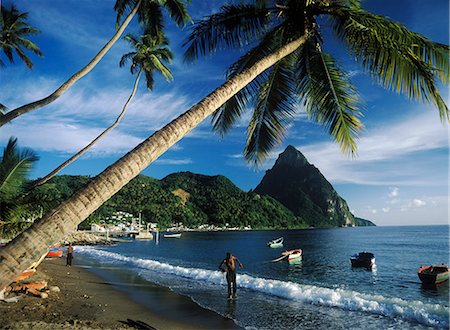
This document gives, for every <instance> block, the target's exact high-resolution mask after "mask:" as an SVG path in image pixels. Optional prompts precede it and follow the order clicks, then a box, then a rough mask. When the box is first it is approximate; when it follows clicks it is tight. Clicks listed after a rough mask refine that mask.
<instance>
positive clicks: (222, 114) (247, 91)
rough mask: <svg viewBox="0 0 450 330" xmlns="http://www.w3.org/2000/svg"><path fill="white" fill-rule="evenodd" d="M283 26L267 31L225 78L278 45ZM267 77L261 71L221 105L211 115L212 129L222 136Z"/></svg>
mask: <svg viewBox="0 0 450 330" xmlns="http://www.w3.org/2000/svg"><path fill="white" fill-rule="evenodd" d="M282 30H283V26H277V27H275V28H274V29H272V31H270V32H268V33H267V34H266V35H265V36H264V38H262V39H261V42H260V43H259V44H258V45H257V46H255V47H253V48H252V49H251V50H250V51H249V52H247V53H246V54H244V55H243V56H241V57H240V58H239V59H238V60H237V61H236V62H234V63H233V64H232V65H231V66H230V68H229V69H228V72H227V79H229V78H231V77H234V76H236V75H238V74H240V73H241V72H242V71H244V70H246V69H248V68H250V67H252V66H253V65H254V64H255V63H256V62H257V61H259V60H261V59H262V58H264V57H265V56H267V55H269V54H270V53H271V52H273V51H274V50H275V49H276V48H277V47H279V46H280V43H281V38H280V35H281V34H282ZM266 79H267V73H262V74H261V75H260V76H258V77H257V78H256V79H255V80H253V81H252V82H250V83H249V84H248V85H247V86H245V87H244V88H243V89H241V90H240V91H239V92H238V93H236V94H235V95H234V96H233V97H231V98H230V99H229V100H228V101H227V102H226V103H225V104H224V105H223V106H221V107H220V108H219V109H217V110H216V111H215V112H214V113H213V115H212V117H211V121H212V125H213V130H214V131H215V132H217V133H218V134H220V135H221V136H224V135H225V134H226V133H227V132H228V131H229V129H230V128H231V127H232V126H233V125H234V123H235V122H236V120H238V119H239V118H240V117H241V116H242V114H243V113H244V112H245V109H246V105H247V104H248V102H249V101H250V100H251V99H252V97H253V96H254V95H257V93H258V86H260V85H261V84H263V82H264V81H265V80H266Z"/></svg>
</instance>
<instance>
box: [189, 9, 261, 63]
mask: <svg viewBox="0 0 450 330" xmlns="http://www.w3.org/2000/svg"><path fill="white" fill-rule="evenodd" d="M269 22H270V11H269V10H268V9H267V8H264V7H261V6H257V5H244V4H239V5H225V6H223V7H222V8H221V10H220V12H219V13H218V14H214V15H211V16H209V17H207V18H205V19H203V20H201V21H199V22H197V23H196V24H195V25H194V27H193V29H192V31H191V33H190V35H189V37H188V38H187V40H186V41H185V42H184V44H183V46H184V47H186V51H185V53H184V58H185V60H186V61H193V60H195V59H197V58H198V57H200V56H202V55H209V54H213V53H215V52H216V51H217V50H220V49H224V48H240V47H242V46H243V45H247V44H249V43H250V42H251V41H253V40H255V39H257V38H259V37H262V36H263V35H264V33H265V32H266V30H267V24H268V23H269Z"/></svg>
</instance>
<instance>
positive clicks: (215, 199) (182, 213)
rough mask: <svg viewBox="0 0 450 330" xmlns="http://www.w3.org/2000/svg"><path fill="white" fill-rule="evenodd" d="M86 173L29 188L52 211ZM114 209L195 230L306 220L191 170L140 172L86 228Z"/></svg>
mask: <svg viewBox="0 0 450 330" xmlns="http://www.w3.org/2000/svg"><path fill="white" fill-rule="evenodd" d="M89 180H90V178H89V177H85V176H67V175H63V176H58V177H55V178H53V179H52V180H50V181H49V182H48V183H47V184H45V185H43V186H42V187H39V188H38V189H35V191H33V193H32V194H33V199H34V200H35V201H36V203H38V204H40V205H42V207H43V208H44V213H45V211H48V210H51V209H52V208H54V207H55V206H56V205H58V204H60V203H61V202H62V201H63V200H65V199H66V198H68V197H69V196H70V195H71V194H72V193H74V192H75V191H76V190H78V189H79V188H80V187H81V186H84V185H85V184H87V183H88V182H89ZM116 211H125V212H128V213H131V214H133V215H134V216H137V215H138V213H139V212H141V213H142V218H143V221H144V222H157V223H158V224H159V226H160V227H162V228H165V227H168V226H170V225H172V224H173V223H179V222H182V223H183V224H184V225H185V226H188V227H191V228H196V227H198V226H199V225H201V224H214V225H220V226H222V225H225V224H226V223H227V224H228V227H243V226H251V227H252V228H253V229H257V228H301V227H305V224H304V223H303V222H301V221H300V220H299V218H297V217H295V216H294V215H293V214H292V212H291V211H289V210H288V209H287V208H286V207H284V206H283V205H281V204H280V203H279V202H278V201H276V200H274V199H273V198H271V197H268V196H260V195H258V194H256V193H253V192H248V193H246V192H244V191H242V190H241V189H239V188H238V187H236V186H235V185H234V184H233V183H232V182H231V181H230V180H229V179H227V178H226V177H224V176H206V175H200V174H194V173H190V172H180V173H174V174H171V175H169V176H167V177H165V178H164V179H162V180H157V179H153V178H150V177H147V176H144V175H139V176H138V177H136V178H135V179H133V180H132V181H130V182H129V183H128V184H127V185H126V186H125V187H123V188H122V189H121V190H120V191H119V192H118V193H117V194H116V195H114V196H113V197H112V198H111V199H109V200H108V201H107V202H105V203H104V204H103V206H101V207H100V208H99V209H98V210H97V211H96V212H95V213H94V214H92V215H91V216H90V217H89V218H88V219H87V220H85V221H84V222H83V223H82V224H81V225H80V228H85V229H87V228H89V227H90V224H91V223H98V222H100V221H101V220H104V219H106V217H108V216H110V215H111V214H113V213H114V212H116Z"/></svg>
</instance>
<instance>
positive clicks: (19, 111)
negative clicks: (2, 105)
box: [0, 0, 142, 127]
mask: <svg viewBox="0 0 450 330" xmlns="http://www.w3.org/2000/svg"><path fill="white" fill-rule="evenodd" d="M141 1H142V0H139V1H138V2H137V3H136V6H135V7H134V8H133V10H132V11H131V12H130V14H129V15H128V16H127V17H126V18H125V20H124V21H123V23H122V25H121V26H120V27H119V28H118V29H117V31H116V33H115V34H114V35H113V37H112V38H111V39H110V40H109V41H108V42H107V43H106V45H105V46H103V48H102V49H101V50H100V51H99V52H98V53H97V55H95V57H94V58H93V59H92V60H91V61H90V62H89V63H88V64H87V65H86V66H85V67H84V68H82V69H81V70H80V71H78V72H77V73H75V74H74V75H73V76H72V77H70V78H69V79H68V80H67V81H66V82H65V83H63V84H62V85H61V86H59V88H58V89H57V90H56V91H54V92H53V93H52V94H50V95H49V96H47V97H44V98H43V99H41V100H38V101H35V102H32V103H28V104H25V105H23V106H21V107H19V108H16V109H14V110H11V111H9V112H7V113H6V114H5V115H3V116H0V127H1V126H3V125H4V124H6V123H8V122H10V121H11V120H13V119H15V118H17V117H19V116H21V115H23V114H25V113H27V112H30V111H33V110H36V109H39V108H42V107H43V106H45V105H47V104H50V103H52V102H53V101H55V100H56V99H57V98H59V97H60V96H61V95H62V94H64V92H65V91H67V90H68V89H69V88H70V87H71V86H72V85H73V84H75V83H76V82H77V81H78V80H80V79H81V78H83V77H84V76H85V75H86V74H88V73H89V72H90V71H91V70H92V69H93V68H94V67H95V66H96V65H97V63H98V62H100V60H101V59H102V58H103V56H105V54H106V53H107V52H108V51H109V49H110V48H111V47H112V46H113V45H114V44H115V42H116V41H117V40H119V38H120V36H121V35H122V33H123V31H124V30H125V28H126V27H127V26H128V24H129V23H130V22H131V20H132V19H133V17H134V15H135V14H136V13H137V11H138V9H139V6H140V4H141Z"/></svg>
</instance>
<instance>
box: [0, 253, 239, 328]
mask: <svg viewBox="0 0 450 330" xmlns="http://www.w3.org/2000/svg"><path fill="white" fill-rule="evenodd" d="M77 261H78V260H77ZM78 262H79V261H78ZM27 280H29V281H30V282H31V281H38V280H46V281H48V285H49V287H51V286H57V287H58V288H59V289H60V292H50V293H49V296H48V298H47V299H42V298H36V297H33V296H28V295H27V296H25V297H24V298H23V299H21V300H19V301H18V302H16V303H4V302H0V328H1V329H42V330H44V329H46V330H47V329H136V328H140V329H238V328H239V327H238V326H236V325H235V323H234V322H233V321H232V320H229V319H226V318H224V317H222V316H220V315H217V314H216V313H214V312H212V311H209V310H205V309H203V308H201V307H200V306H198V305H196V304H195V303H194V302H192V301H191V300H190V299H189V298H187V297H184V296H179V295H177V294H175V293H173V292H171V291H170V290H169V289H166V288H163V287H159V286H156V285H151V284H150V285H147V284H142V285H141V286H139V285H136V286H137V291H140V290H143V289H145V290H146V292H147V293H150V295H149V296H150V298H148V301H147V302H146V303H145V304H144V303H142V302H141V303H140V302H137V301H136V300H135V299H133V297H131V296H130V295H129V294H128V293H127V292H126V291H124V290H120V288H118V286H120V285H121V284H120V283H110V282H108V281H105V279H104V278H103V277H101V276H99V275H98V274H97V272H96V271H95V269H92V268H91V267H90V266H86V265H83V264H76V265H74V266H72V267H66V266H65V260H64V258H55V259H47V260H45V261H44V262H43V263H42V264H41V265H40V266H39V267H38V271H37V273H36V274H34V275H33V276H32V277H30V278H29V279H27ZM144 287H145V288H144ZM128 290H129V288H128ZM136 321H138V322H141V323H140V324H137V323H136Z"/></svg>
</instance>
